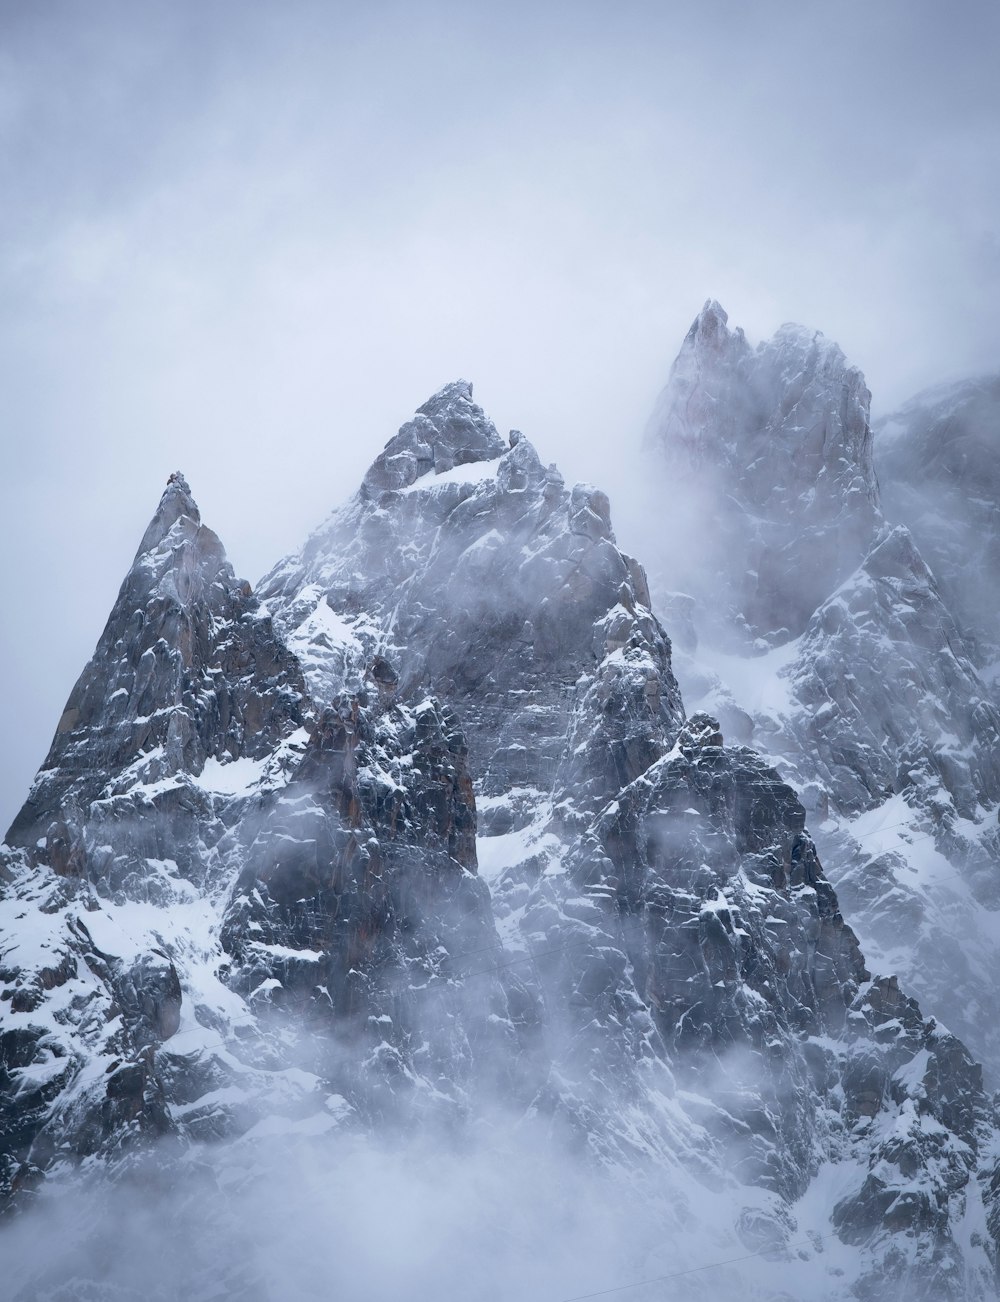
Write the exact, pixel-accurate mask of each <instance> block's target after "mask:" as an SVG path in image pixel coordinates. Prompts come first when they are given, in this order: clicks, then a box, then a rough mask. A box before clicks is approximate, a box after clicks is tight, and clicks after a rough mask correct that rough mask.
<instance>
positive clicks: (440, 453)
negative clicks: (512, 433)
mask: <svg viewBox="0 0 1000 1302" xmlns="http://www.w3.org/2000/svg"><path fill="white" fill-rule="evenodd" d="M505 450H506V445H505V443H504V441H503V439H502V438H501V437H500V435H499V433H498V432H497V429H496V426H495V425H494V424H493V422H492V421H491V420H490V418H489V417H488V416H487V415H486V413H485V412H484V411H483V409H482V407H480V406H479V405H478V404H477V403H475V402H473V400H472V385H471V384H470V383H469V382H468V381H467V380H453V381H452V383H450V384H446V385H445V386H444V387H443V388H441V389H439V390H438V391H437V393H435V394H432V396H431V397H430V398H428V399H427V401H426V402H425V403H423V404H422V405H421V406H420V407H418V408H417V410H416V414H415V415H414V416H413V419H412V420H408V421H407V422H406V424H405V425H403V426H402V427H401V428H400V430H399V433H398V434H396V436H395V437H394V438H391V439H390V440H389V442H388V443H387V444H386V445H385V449H384V450H383V451H382V452H381V453H380V454H379V456H378V457H376V459H375V461H374V463H373V464H372V466H371V467H370V469H369V470H368V473H367V474H366V475H365V478H364V483H363V487H362V491H363V493H366V494H367V495H369V496H374V497H377V496H378V494H379V493H383V492H386V491H398V490H399V489H403V488H408V487H409V486H410V484H412V483H414V481H415V480H417V479H419V478H420V476H421V475H426V474H429V473H430V472H431V471H433V472H434V473H435V474H441V473H443V472H444V471H446V470H451V469H452V467H454V466H456V465H468V464H469V463H470V462H474V461H492V460H495V459H496V458H497V457H499V456H501V455H502V454H503V453H504V451H505Z"/></svg>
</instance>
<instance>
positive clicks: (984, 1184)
mask: <svg viewBox="0 0 1000 1302" xmlns="http://www.w3.org/2000/svg"><path fill="white" fill-rule="evenodd" d="M136 611H138V612H139V613H140V616H141V618H138V619H136V617H135V612H136ZM147 667H148V669H147ZM69 708H70V710H72V711H77V712H78V713H76V714H71V715H70V721H69V723H68V724H67V728H66V730H65V731H64V732H61V733H59V734H57V738H56V741H55V743H54V746H53V751H52V753H51V754H50V756H49V757H48V759H47V760H46V764H45V766H44V768H43V770H42V772H41V773H40V775H39V779H38V780H37V782H36V784H35V786H34V788H33V790H32V794H31V796H30V798H29V802H28V804H27V805H26V807H25V810H24V811H22V814H21V815H19V817H18V819H17V820H16V822H15V825H14V828H13V829H12V832H11V835H10V838H9V841H10V844H9V845H8V846H6V847H5V848H4V850H3V856H2V873H0V936H2V940H0V953H2V958H0V982H2V989H0V1109H2V1111H0V1117H2V1118H3V1122H4V1128H3V1131H2V1136H3V1138H2V1166H0V1176H2V1179H3V1191H4V1196H5V1198H6V1199H7V1200H8V1201H9V1202H10V1203H11V1204H12V1205H13V1206H15V1207H17V1206H20V1205H22V1204H23V1202H24V1201H25V1200H26V1199H27V1197H28V1194H29V1191H30V1190H31V1189H32V1188H34V1187H35V1186H36V1185H37V1184H38V1183H39V1182H40V1181H41V1180H43V1178H47V1180H48V1181H49V1183H50V1185H51V1184H54V1183H58V1182H60V1181H61V1182H66V1183H71V1182H72V1181H73V1179H74V1178H75V1177H74V1171H75V1170H76V1169H77V1168H78V1167H79V1166H80V1164H81V1162H82V1161H83V1160H84V1159H90V1162H91V1165H93V1164H94V1163H96V1164H97V1165H98V1166H99V1167H100V1168H101V1169H103V1170H105V1171H108V1172H111V1173H113V1174H115V1177H116V1178H118V1177H120V1175H121V1173H122V1171H123V1170H124V1169H125V1168H126V1167H127V1165H128V1163H129V1162H130V1161H132V1160H133V1155H134V1154H135V1153H137V1152H139V1151H141V1149H142V1148H143V1146H148V1145H149V1144H150V1143H151V1142H152V1141H154V1140H157V1141H158V1146H157V1148H156V1150H155V1151H156V1152H157V1153H158V1154H159V1155H160V1157H159V1160H160V1161H161V1162H163V1163H167V1164H168V1165H169V1163H170V1162H172V1161H173V1160H174V1158H173V1157H172V1156H170V1154H172V1153H178V1154H185V1153H191V1152H196V1153H198V1154H199V1155H201V1156H200V1157H199V1159H198V1160H206V1161H207V1160H208V1159H207V1157H205V1156H204V1155H206V1154H208V1153H209V1152H211V1151H222V1150H225V1151H237V1150H238V1151H240V1152H246V1149H245V1148H243V1149H238V1146H239V1144H240V1143H241V1142H242V1141H243V1140H246V1139H248V1138H249V1139H253V1137H255V1136H256V1137H259V1136H260V1135H261V1134H263V1133H266V1134H279V1135H282V1136H285V1135H287V1136H288V1137H289V1138H292V1137H299V1138H301V1137H307V1138H308V1141H309V1142H310V1143H314V1142H316V1141H317V1138H318V1137H319V1136H321V1135H326V1134H329V1133H331V1132H341V1131H344V1132H347V1131H357V1132H360V1133H364V1132H366V1131H367V1132H371V1131H378V1132H379V1133H380V1134H383V1135H385V1134H399V1135H400V1136H401V1135H403V1134H404V1133H406V1132H407V1131H409V1130H412V1129H418V1130H426V1131H429V1132H430V1133H434V1134H441V1135H447V1136H449V1139H448V1142H449V1143H454V1142H456V1138H455V1137H456V1136H458V1137H461V1136H462V1135H463V1134H471V1133H474V1132H476V1131H477V1130H480V1129H482V1128H483V1127H487V1128H488V1127H490V1126H494V1125H496V1124H497V1123H496V1117H497V1115H502V1116H504V1117H510V1118H513V1120H514V1122H515V1124H516V1125H519V1124H521V1123H522V1122H524V1121H526V1120H527V1119H531V1121H532V1124H534V1125H537V1126H539V1127H541V1131H542V1132H543V1133H544V1134H545V1135H546V1143H548V1144H550V1145H551V1146H552V1148H553V1151H557V1150H559V1151H562V1150H563V1149H565V1148H566V1147H569V1148H571V1149H573V1150H575V1151H578V1152H581V1153H583V1154H585V1155H586V1160H587V1161H589V1162H595V1163H597V1164H599V1165H601V1166H602V1167H604V1168H607V1169H614V1170H616V1171H620V1172H622V1173H623V1178H624V1179H625V1180H632V1179H640V1178H641V1179H642V1180H647V1181H653V1182H655V1183H656V1187H657V1188H658V1189H659V1190H660V1192H661V1195H662V1196H663V1197H664V1199H665V1203H664V1205H665V1206H669V1208H670V1217H671V1218H672V1219H671V1220H670V1221H669V1225H670V1227H671V1229H670V1231H669V1233H670V1234H676V1235H677V1236H678V1237H677V1244H678V1245H680V1244H681V1240H682V1237H683V1234H684V1228H683V1227H684V1226H685V1225H686V1226H688V1227H689V1229H688V1233H690V1227H691V1226H692V1225H694V1224H696V1223H697V1224H699V1225H704V1226H705V1227H707V1228H705V1229H704V1231H703V1233H704V1235H705V1236H706V1237H705V1238H704V1242H705V1243H706V1244H712V1245H714V1246H713V1247H712V1252H713V1253H714V1255H715V1257H716V1258H719V1257H724V1256H725V1255H726V1254H727V1253H728V1255H730V1256H732V1255H735V1254H734V1251H733V1249H734V1247H735V1248H739V1247H742V1250H743V1251H744V1252H755V1253H756V1252H761V1251H763V1252H766V1253H767V1254H769V1255H768V1258H767V1260H768V1262H769V1263H771V1265H770V1266H769V1267H768V1269H769V1270H772V1271H773V1274H771V1275H768V1276H767V1281H768V1282H767V1283H766V1284H762V1285H761V1287H760V1288H758V1289H757V1290H756V1293H755V1294H754V1295H755V1296H759V1297H761V1298H763V1297H773V1296H775V1294H776V1293H777V1292H780V1290H781V1288H782V1287H783V1284H782V1281H783V1280H785V1279H789V1280H790V1279H791V1278H792V1275H790V1274H789V1273H788V1272H791V1271H796V1270H801V1269H806V1268H808V1270H809V1271H810V1272H811V1273H810V1281H811V1284H810V1286H811V1287H812V1286H813V1285H815V1287H814V1288H813V1292H814V1295H815V1296H817V1297H829V1298H831V1299H833V1298H835V1297H839V1298H847V1297H855V1298H857V1297H863V1296H871V1297H874V1296H880V1295H881V1296H885V1295H886V1291H887V1290H888V1289H889V1288H890V1287H891V1288H898V1289H900V1290H902V1293H903V1294H905V1295H906V1296H909V1297H927V1298H930V1297H935V1298H953V1299H955V1300H956V1302H958V1299H966V1298H983V1299H985V1298H988V1297H991V1296H994V1295H995V1291H996V1280H997V1276H996V1270H995V1263H996V1259H997V1252H996V1242H995V1235H996V1231H997V1230H998V1229H1000V1225H998V1215H997V1209H996V1202H997V1197H998V1186H1000V1180H998V1178H997V1176H996V1173H995V1170H994V1157H993V1154H994V1152H995V1145H996V1140H997V1130H996V1126H995V1120H994V1117H993V1113H992V1110H991V1105H990V1103H989V1100H988V1099H987V1097H986V1095H985V1094H984V1092H983V1088H982V1082H981V1079H980V1073H979V1069H978V1068H977V1067H976V1065H975V1064H974V1063H973V1061H972V1060H971V1058H970V1057H969V1055H968V1054H967V1052H966V1051H965V1050H964V1048H963V1047H962V1045H961V1044H960V1043H959V1042H958V1041H957V1040H955V1039H954V1038H953V1037H951V1036H950V1035H948V1034H947V1033H946V1032H945V1031H944V1030H943V1029H942V1028H941V1027H939V1026H938V1025H936V1024H935V1023H934V1022H933V1021H932V1020H926V1019H925V1018H924V1017H923V1015H922V1014H921V1012H920V1010H919V1008H918V1007H917V1005H916V1004H915V1003H914V1002H913V1001H912V1000H911V999H908V998H907V996H906V995H905V994H903V993H901V992H900V989H899V986H898V983H897V981H896V979H895V977H894V976H892V975H885V976H872V974H871V973H870V971H869V970H868V968H867V967H866V965H865V961H864V959H863V957H862V954H861V949H860V947H859V945H858V942H857V939H856V937H855V935H854V933H853V931H852V929H851V927H849V926H848V925H847V923H846V922H845V920H844V917H843V915H842V913H841V910H840V906H839V904H838V899H837V894H836V892H835V890H834V888H833V886H832V885H831V883H830V882H829V881H828V880H827V878H826V877H825V875H824V872H823V869H822V867H821V865H820V861H819V856H818V854H817V850H816V843H815V842H814V840H813V837H812V836H811V835H810V832H809V831H808V830H807V828H806V809H805V808H804V806H803V803H802V802H801V801H800V800H799V799H798V797H797V796H796V794H795V792H794V790H793V789H792V787H791V786H790V785H788V783H786V782H785V781H783V780H782V778H781V777H780V776H779V774H778V773H777V772H776V770H775V769H774V768H773V767H772V766H771V764H770V763H769V762H768V761H767V760H765V759H764V758H762V757H761V756H760V755H758V754H757V753H755V752H754V751H752V750H750V749H748V748H747V747H745V746H727V745H726V741H725V736H724V731H723V729H722V728H721V726H720V723H719V721H718V719H717V718H716V717H715V716H714V715H712V714H708V713H704V712H702V713H696V714H694V715H692V716H690V717H688V718H686V717H685V713H684V709H683V704H682V701H681V695H680V691H679V688H678V685H677V681H676V679H675V678H674V674H673V669H672V656H671V645H670V641H669V638H668V637H667V635H666V633H665V632H664V629H663V627H662V626H661V624H660V622H659V620H658V619H657V618H656V616H655V615H654V613H653V612H652V610H651V608H650V595H649V589H648V585H647V583H646V578H645V574H644V572H643V570H642V568H641V566H639V565H638V563H637V562H635V561H634V560H632V559H631V558H630V557H628V556H627V555H625V554H624V553H622V552H621V550H620V549H619V548H618V546H617V543H616V541H615V535H614V531H613V529H612V525H611V516H610V508H609V503H608V500H607V498H606V497H605V495H604V494H603V493H601V492H600V491H599V490H597V489H595V488H592V487H590V486H586V485H577V486H574V487H569V486H567V485H566V484H565V483H564V482H563V480H562V477H561V476H560V475H559V473H558V471H557V470H556V469H555V468H554V467H551V466H548V467H546V466H545V465H543V463H542V462H541V460H540V459H539V457H538V455H537V453H536V452H535V450H534V449H533V447H532V446H531V444H530V443H529V442H528V441H527V440H526V439H524V438H523V436H521V435H519V434H517V433H512V434H511V436H510V437H509V438H508V439H507V440H506V441H505V440H503V439H501V438H500V436H499V435H498V433H497V431H496V430H495V428H494V427H493V425H492V424H491V422H490V421H489V420H488V418H487V417H486V416H485V414H484V413H483V412H482V410H481V409H480V408H479V407H478V406H477V405H476V404H475V403H474V401H473V398H472V392H471V388H470V386H468V385H467V384H464V383H462V382H459V383H456V384H453V385H449V386H448V387H447V388H445V389H443V390H442V391H440V392H439V393H438V394H436V395H435V396H434V397H432V398H431V399H430V401H429V402H428V403H426V404H425V405H424V406H423V407H422V408H421V409H420V410H419V412H418V413H417V414H416V416H415V417H414V419H413V420H412V421H410V422H408V423H407V424H406V425H404V426H403V428H402V429H401V430H400V432H399V434H398V435H397V436H396V437H395V438H394V439H393V440H391V441H390V443H389V444H388V445H387V448H386V450H385V452H384V453H383V454H382V455H381V456H380V457H379V458H378V459H377V460H376V461H375V463H374V464H373V466H372V468H371V469H370V470H369V472H368V473H367V474H366V476H365V478H364V481H363V483H362V485H361V487H360V489H359V491H358V492H357V493H356V494H355V495H354V496H353V497H352V498H351V499H349V501H348V502H347V503H346V504H345V505H344V506H342V507H341V508H339V509H338V510H336V511H335V512H334V513H333V515H332V516H331V517H330V518H329V519H328V520H327V522H326V523H325V524H324V525H323V526H321V528H320V529H319V530H318V531H317V532H316V533H315V534H314V535H313V536H312V537H311V538H310V539H309V540H308V541H307V543H306V544H305V546H304V547H303V548H302V550H301V551H300V552H298V553H296V554H295V555H294V556H292V557H290V558H288V559H287V560H285V561H283V562H281V563H280V564H279V565H278V566H276V567H275V569H274V570H273V571H272V572H271V573H270V574H269V575H268V576H267V578H266V579H265V580H263V581H262V583H261V585H260V588H259V590H258V593H257V594H256V596H254V595H251V594H250V593H249V592H248V591H247V590H246V588H245V586H244V585H242V584H239V583H238V582H237V581H236V580H235V579H234V578H233V576H232V571H231V570H230V568H229V566H228V564H227V563H226V561H225V558H224V556H223V554H222V551H221V547H220V546H219V545H218V542H217V540H216V539H215V537H214V535H211V534H210V533H209V532H208V531H207V530H205V529H204V527H203V526H202V525H201V524H200V521H199V520H198V517H197V509H196V508H195V507H194V505H193V502H191V500H190V494H189V493H188V492H187V489H186V486H185V485H184V484H183V481H180V480H175V481H174V482H173V483H171V485H169V486H168V490H167V494H166V495H165V497H164V501H163V503H161V507H160V510H159V511H158V513H157V516H156V517H155V518H154V521H153V524H152V525H151V526H150V531H149V532H148V533H147V535H146V538H145V539H144V540H143V544H142V546H141V547H140V552H139V555H138V557H137V559H136V562H135V564H134V565H133V568H132V571H130V574H129V576H128V577H127V579H126V582H125V585H124V586H123V590H122V595H121V597H120V598H119V601H118V603H117V604H116V607H115V610H114V611H113V613H112V617H111V620H110V621H109V625H108V630H107V631H106V633H105V635H104V637H103V638H102V642H101V647H100V648H99V654H98V655H96V656H95V659H94V661H92V663H91V665H90V666H88V668H87V670H86V671H85V673H84V675H83V677H82V678H81V682H80V684H79V685H78V687H77V688H76V689H74V693H73V696H72V697H71V701H70V706H69ZM435 1127H440V1128H441V1129H440V1131H439V1130H437V1129H434V1128H435ZM168 1141H169V1144H170V1145H171V1146H172V1147H170V1148H167V1147H165V1145H166V1144H167V1142H168ZM212 1145H214V1146H215V1147H214V1150H213V1149H212ZM227 1146H228V1148H227ZM178 1160H179V1159H178ZM663 1232H664V1233H665V1234H666V1233H668V1231H667V1230H666V1229H664V1231H663ZM827 1240H829V1241H831V1242H833V1241H834V1240H836V1242H837V1244H838V1245H839V1247H838V1253H839V1255H838V1256H837V1258H836V1262H837V1263H840V1264H835V1262H834V1260H833V1259H832V1258H830V1257H826V1256H824V1255H823V1251H824V1249H823V1244H824V1243H825V1242H826V1241H827ZM671 1243H673V1240H671ZM706 1252H708V1249H707V1248H706ZM709 1255H711V1254H709ZM844 1263H846V1265H845V1264H844ZM783 1272H784V1273H783ZM796 1278H798V1277H797V1276H796ZM706 1288H709V1289H710V1288H711V1285H706ZM786 1291H787V1290H786ZM704 1295H705V1296H710V1295H711V1293H710V1292H709V1293H706V1294H704Z"/></svg>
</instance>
